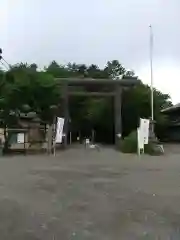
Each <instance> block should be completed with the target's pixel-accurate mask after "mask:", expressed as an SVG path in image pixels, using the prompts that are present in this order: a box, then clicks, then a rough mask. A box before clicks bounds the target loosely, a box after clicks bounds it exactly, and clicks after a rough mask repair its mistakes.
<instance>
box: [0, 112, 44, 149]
mask: <svg viewBox="0 0 180 240" xmlns="http://www.w3.org/2000/svg"><path fill="white" fill-rule="evenodd" d="M46 128H47V126H46V124H45V123H42V121H41V120H40V119H39V118H38V117H37V115H36V113H34V112H30V113H28V114H24V113H22V114H20V119H19V120H18V123H17V124H15V125H13V126H11V127H8V128H6V129H2V128H1V129H0V133H1V139H2V141H3V142H5V134H6V136H7V139H8V149H9V150H10V151H21V152H26V151H35V150H36V151H37V150H38V151H40V150H42V149H46V148H47V139H46V136H47V134H46V131H47V129H46Z"/></svg>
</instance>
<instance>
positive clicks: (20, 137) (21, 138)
mask: <svg viewBox="0 0 180 240" xmlns="http://www.w3.org/2000/svg"><path fill="white" fill-rule="evenodd" d="M24 138H25V136H24V133H18V134H17V143H24Z"/></svg>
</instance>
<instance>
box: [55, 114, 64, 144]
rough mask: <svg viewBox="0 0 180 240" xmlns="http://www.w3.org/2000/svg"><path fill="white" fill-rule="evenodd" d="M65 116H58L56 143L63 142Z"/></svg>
mask: <svg viewBox="0 0 180 240" xmlns="http://www.w3.org/2000/svg"><path fill="white" fill-rule="evenodd" d="M63 127H64V118H57V129H56V143H62V137H63Z"/></svg>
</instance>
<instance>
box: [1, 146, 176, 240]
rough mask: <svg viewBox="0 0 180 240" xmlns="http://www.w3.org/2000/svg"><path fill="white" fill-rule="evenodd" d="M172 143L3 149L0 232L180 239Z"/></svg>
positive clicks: (33, 236)
mask: <svg viewBox="0 0 180 240" xmlns="http://www.w3.org/2000/svg"><path fill="white" fill-rule="evenodd" d="M167 149H168V151H167V152H166V153H165V155H164V156H161V157H150V156H142V157H141V158H138V157H137V156H134V155H123V154H121V153H119V152H117V151H115V150H113V149H111V148H103V149H101V150H100V151H96V150H85V149H76V148H74V149H73V148H72V149H70V150H67V151H62V152H58V153H57V155H56V156H55V157H54V156H47V155H36V156H35V155H34V156H13V157H12V156H11V157H2V158H1V159H0V239H2V240H15V239H16V240H55V239H57V240H71V239H72V240H73V239H75V240H81V239H82V240H85V239H87V240H90V239H92V240H117V239H122V240H126V239H127V240H131V239H132V240H136V239H137V240H139V239H163V240H166V239H167V240H168V239H171V240H174V239H180V151H179V150H178V149H179V147H178V146H176V147H174V148H167ZM175 149H176V150H175Z"/></svg>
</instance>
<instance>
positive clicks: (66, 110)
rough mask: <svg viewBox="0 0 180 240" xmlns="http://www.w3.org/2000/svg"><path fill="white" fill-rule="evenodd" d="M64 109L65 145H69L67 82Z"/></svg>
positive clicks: (64, 88) (64, 91) (64, 92)
mask: <svg viewBox="0 0 180 240" xmlns="http://www.w3.org/2000/svg"><path fill="white" fill-rule="evenodd" d="M63 105H64V106H63V111H64V133H65V137H64V147H65V148H66V147H67V145H68V135H69V134H68V133H69V95H68V85H67V83H65V84H64V86H63Z"/></svg>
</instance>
